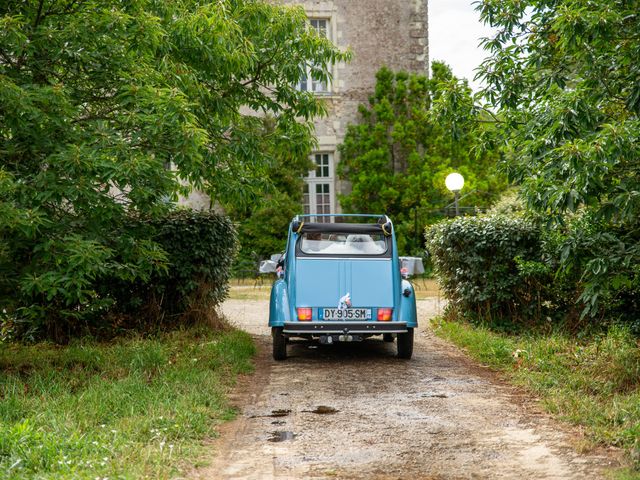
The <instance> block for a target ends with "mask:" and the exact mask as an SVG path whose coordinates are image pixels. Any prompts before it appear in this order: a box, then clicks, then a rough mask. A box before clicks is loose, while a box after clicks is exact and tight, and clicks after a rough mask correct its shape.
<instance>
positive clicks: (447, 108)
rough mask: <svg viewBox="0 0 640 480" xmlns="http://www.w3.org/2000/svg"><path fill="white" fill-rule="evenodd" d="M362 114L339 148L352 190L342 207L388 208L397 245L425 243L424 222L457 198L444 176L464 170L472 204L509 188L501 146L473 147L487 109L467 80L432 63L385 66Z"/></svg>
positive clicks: (417, 247)
mask: <svg viewBox="0 0 640 480" xmlns="http://www.w3.org/2000/svg"><path fill="white" fill-rule="evenodd" d="M376 78H377V84H376V90H375V93H374V94H373V95H372V96H371V98H370V99H369V105H368V106H364V105H362V106H361V107H360V114H361V117H362V120H361V122H360V123H359V124H357V125H350V126H349V127H348V130H347V134H346V137H345V140H344V143H343V144H342V145H341V147H340V153H341V161H340V163H339V164H338V167H337V171H338V175H339V176H340V177H341V178H342V179H344V180H348V181H349V182H350V184H351V186H352V190H351V192H350V193H349V194H347V195H342V196H340V203H341V205H342V208H343V210H345V211H354V212H363V213H386V214H388V215H390V216H392V218H393V219H394V222H395V224H396V225H397V230H398V232H399V239H398V242H399V248H400V249H401V250H404V251H406V252H414V253H415V252H419V251H421V250H422V235H421V233H420V232H421V231H422V228H423V226H424V224H425V223H431V222H433V221H434V220H435V219H437V218H441V217H442V209H443V208H444V207H445V206H446V205H448V204H449V203H451V201H452V198H451V193H450V192H449V191H448V190H446V188H445V185H444V179H445V177H446V176H447V175H448V174H449V173H451V172H452V171H458V172H460V173H461V174H462V175H463V176H464V177H465V181H466V183H465V192H473V193H472V194H471V195H469V196H468V197H466V199H465V200H464V202H465V203H466V204H467V205H480V206H486V205H487V204H488V203H490V201H491V200H492V199H493V198H494V197H495V196H496V194H497V193H499V191H500V190H501V189H503V188H504V182H503V181H502V180H501V179H500V177H499V175H497V174H496V171H495V168H494V166H495V163H496V161H497V153H496V151H484V152H482V153H479V154H476V153H474V148H475V146H476V145H477V144H478V142H479V134H478V133H476V130H477V127H478V125H479V123H480V122H482V121H483V118H484V116H485V114H484V113H483V112H482V111H480V110H478V109H477V107H476V106H475V105H474V102H473V97H472V92H471V90H470V89H469V87H468V86H467V82H466V81H464V80H459V79H457V78H456V77H454V76H453V74H452V73H451V70H450V69H449V67H447V66H446V65H445V64H443V63H440V62H434V64H433V78H431V79H427V77H425V76H423V75H414V74H411V75H410V74H407V73H405V72H397V73H394V72H392V71H390V70H389V69H387V68H382V69H381V70H380V71H379V72H378V74H377V76H376Z"/></svg>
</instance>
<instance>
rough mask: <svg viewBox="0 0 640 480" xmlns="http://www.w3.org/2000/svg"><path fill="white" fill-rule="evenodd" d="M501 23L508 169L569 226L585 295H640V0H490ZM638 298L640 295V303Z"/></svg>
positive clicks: (495, 49)
mask: <svg viewBox="0 0 640 480" xmlns="http://www.w3.org/2000/svg"><path fill="white" fill-rule="evenodd" d="M478 10H479V11H480V13H481V17H482V19H483V20H484V21H485V22H487V23H489V24H490V25H492V26H493V27H495V28H497V29H498V33H497V34H496V35H495V37H494V38H491V39H487V40H486V41H485V47H486V48H487V49H488V51H489V52H490V55H491V56H490V57H489V58H488V59H487V60H486V61H485V62H484V64H483V65H482V68H481V72H480V74H481V76H482V77H483V78H484V79H485V80H486V82H487V85H488V87H487V89H486V91H485V93H486V95H487V97H488V99H489V100H490V101H491V103H492V104H493V105H494V106H495V107H497V108H500V111H501V115H502V119H503V120H504V122H503V123H502V124H501V129H500V134H501V137H502V138H503V139H504V140H505V142H506V145H507V151H508V152H509V154H508V156H507V159H508V163H507V167H508V169H509V172H510V174H511V176H512V178H513V179H514V180H515V181H516V182H518V183H520V184H521V185H522V192H523V194H524V197H525V199H526V200H527V202H528V204H529V206H530V207H532V208H533V209H535V210H536V211H538V212H540V213H543V214H545V215H547V216H548V218H549V220H550V221H551V222H552V223H553V224H555V226H557V225H562V223H563V222H564V217H565V214H566V213H567V212H576V211H577V212H580V214H581V215H582V216H583V218H584V219H583V220H582V221H581V222H580V223H579V224H578V225H581V226H580V228H578V229H577V230H575V231H573V232H572V233H571V234H570V235H569V237H568V238H567V242H566V244H565V248H564V250H563V255H562V260H563V266H564V269H565V270H567V271H569V270H574V271H576V270H577V271H578V272H579V274H578V276H579V277H581V279H582V281H583V282H584V283H583V285H582V300H583V301H584V302H585V304H586V310H585V313H587V312H592V313H595V312H596V311H597V308H596V307H597V305H598V303H599V300H600V299H601V298H603V297H608V298H610V299H613V298H615V297H616V296H619V295H623V296H624V295H627V294H628V293H629V292H630V291H631V292H633V291H635V296H636V299H638V297H639V292H640V271H639V270H638V267H637V266H638V265H639V264H640V221H639V219H640V118H639V114H640V62H639V61H638V59H640V14H639V12H640V1H638V0H590V1H589V2H584V1H580V0H543V1H533V0H530V1H520V0H504V1H503V0H499V1H498V0H483V1H481V2H479V4H478ZM636 301H637V300H636Z"/></svg>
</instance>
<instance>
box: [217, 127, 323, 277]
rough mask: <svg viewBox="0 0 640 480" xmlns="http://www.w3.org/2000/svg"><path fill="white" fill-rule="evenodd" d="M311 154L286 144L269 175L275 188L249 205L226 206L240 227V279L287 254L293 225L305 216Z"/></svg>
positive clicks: (276, 154) (277, 151) (279, 147)
mask: <svg viewBox="0 0 640 480" xmlns="http://www.w3.org/2000/svg"><path fill="white" fill-rule="evenodd" d="M292 141H294V142H295V141H297V140H295V139H292ZM309 154H310V151H301V152H299V151H295V150H294V151H291V150H290V149H289V148H288V145H286V144H285V143H284V142H283V143H282V144H281V145H277V146H276V147H275V148H274V151H273V160H272V161H271V162H270V163H269V165H268V166H267V169H266V172H265V175H266V176H267V177H268V178H269V179H270V180H271V182H272V184H273V185H272V187H271V188H270V189H268V190H267V191H266V192H264V194H263V195H262V196H260V197H259V198H256V199H255V201H254V202H252V203H251V204H249V205H247V204H238V203H236V202H227V203H225V204H224V206H225V210H226V212H227V213H228V214H229V215H230V216H231V218H233V220H234V221H236V222H237V225H238V237H239V240H240V254H239V256H238V262H237V263H236V265H235V273H236V275H238V276H242V275H246V274H255V273H256V271H257V265H258V259H264V258H268V257H270V256H271V255H272V254H274V253H278V252H280V251H282V250H284V246H285V243H286V239H287V232H288V226H289V222H290V221H291V219H292V218H293V216H294V215H297V214H299V213H301V212H302V187H303V185H304V181H303V177H304V176H305V175H307V174H308V172H309V169H310V168H312V166H313V165H312V163H311V162H310V161H309Z"/></svg>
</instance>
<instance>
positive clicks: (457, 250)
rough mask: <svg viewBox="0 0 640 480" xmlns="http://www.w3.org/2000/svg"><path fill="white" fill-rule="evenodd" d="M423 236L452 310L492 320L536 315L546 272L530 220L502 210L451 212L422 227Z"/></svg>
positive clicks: (530, 318)
mask: <svg viewBox="0 0 640 480" xmlns="http://www.w3.org/2000/svg"><path fill="white" fill-rule="evenodd" d="M426 238H427V246H428V248H429V251H430V253H431V254H432V259H433V263H434V266H435V269H436V274H437V276H438V279H439V281H440V285H441V287H442V289H443V291H444V292H445V294H446V295H447V297H448V298H449V299H450V300H451V301H452V302H453V305H455V306H456V307H457V309H456V310H457V311H459V312H461V313H462V314H463V315H466V316H468V317H469V318H474V319H476V320H483V321H494V322H495V323H496V324H498V323H500V322H506V323H513V322H518V321H536V320H539V319H540V318H541V315H542V309H543V302H545V301H547V298H545V297H544V295H543V292H544V291H545V285H546V284H547V282H548V281H549V280H550V273H551V272H550V269H549V267H548V265H547V264H545V263H543V257H542V254H541V253H542V252H541V249H542V246H541V239H540V230H539V228H538V227H537V226H536V225H535V223H533V222H531V221H530V220H528V219H525V218H517V217H509V216H505V215H487V216H479V217H457V218H455V219H453V220H447V221H443V222H440V223H437V224H435V225H432V226H431V227H429V228H427V232H426Z"/></svg>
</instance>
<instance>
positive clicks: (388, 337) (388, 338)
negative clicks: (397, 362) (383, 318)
mask: <svg viewBox="0 0 640 480" xmlns="http://www.w3.org/2000/svg"><path fill="white" fill-rule="evenodd" d="M382 340H384V341H385V342H389V343H393V341H394V340H395V338H393V334H392V333H383V334H382Z"/></svg>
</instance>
